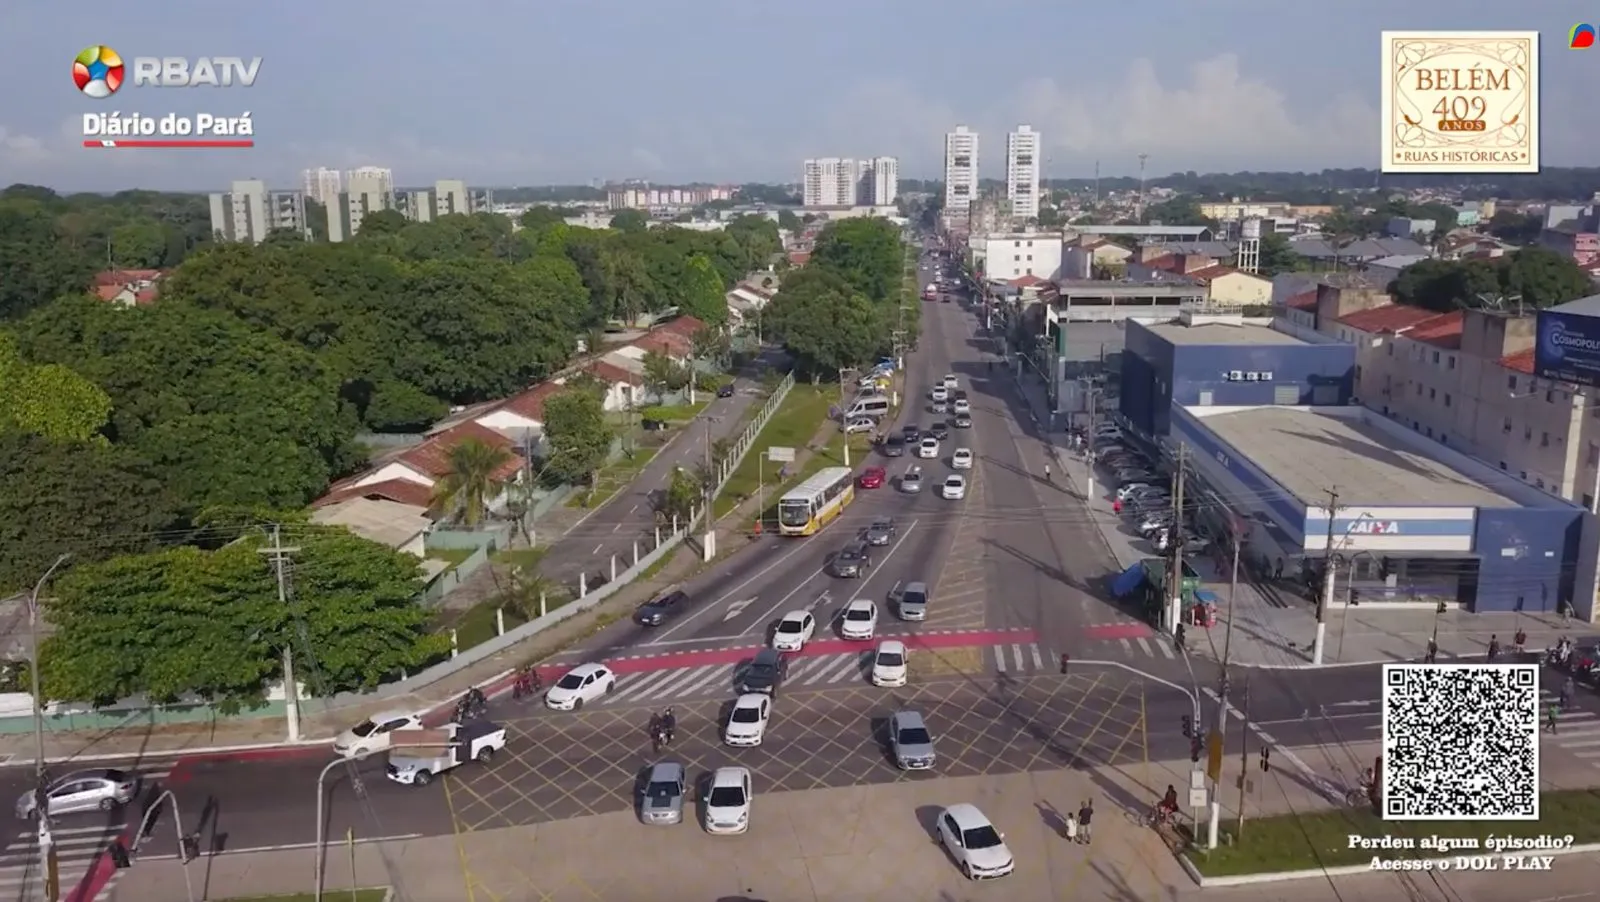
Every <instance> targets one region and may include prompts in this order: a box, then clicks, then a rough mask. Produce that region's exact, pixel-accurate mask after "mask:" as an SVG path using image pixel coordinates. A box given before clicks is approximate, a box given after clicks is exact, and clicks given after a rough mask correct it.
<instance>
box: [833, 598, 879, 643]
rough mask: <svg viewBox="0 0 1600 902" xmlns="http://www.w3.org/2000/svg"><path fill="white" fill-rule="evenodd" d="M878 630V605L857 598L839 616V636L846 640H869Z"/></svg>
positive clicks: (866, 599)
mask: <svg viewBox="0 0 1600 902" xmlns="http://www.w3.org/2000/svg"><path fill="white" fill-rule="evenodd" d="M877 630H878V603H877V602H875V601H873V600H872V599H870V598H857V599H856V600H855V601H852V602H850V603H849V604H847V605H845V608H844V611H843V612H841V613H840V615H839V635H840V636H843V637H844V638H846V639H871V638H872V635H873V633H875V632H877Z"/></svg>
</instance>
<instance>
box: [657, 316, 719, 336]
mask: <svg viewBox="0 0 1600 902" xmlns="http://www.w3.org/2000/svg"><path fill="white" fill-rule="evenodd" d="M705 327H706V324H705V322H704V321H703V320H699V319H696V318H695V317H692V316H680V317H678V318H677V319H675V320H672V321H671V322H668V323H663V324H661V325H659V326H657V327H655V328H654V329H652V330H650V331H651V332H652V333H657V332H666V333H668V334H671V335H681V336H683V337H684V338H693V337H694V336H695V335H696V334H697V333H699V331H700V330H701V329H704V328H705Z"/></svg>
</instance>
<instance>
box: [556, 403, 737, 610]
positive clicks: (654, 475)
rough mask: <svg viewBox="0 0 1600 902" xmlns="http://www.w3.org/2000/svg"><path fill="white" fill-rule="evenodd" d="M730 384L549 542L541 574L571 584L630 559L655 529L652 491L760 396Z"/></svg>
mask: <svg viewBox="0 0 1600 902" xmlns="http://www.w3.org/2000/svg"><path fill="white" fill-rule="evenodd" d="M734 388H735V391H734V394H733V396H732V397H728V398H715V397H714V398H713V399H712V401H711V403H709V404H707V405H706V407H705V410H703V411H702V412H701V413H700V416H699V417H697V418H696V419H695V420H694V422H692V423H689V424H687V425H685V426H682V427H679V429H680V434H679V435H678V436H676V437H675V438H674V439H673V440H672V443H671V444H669V445H668V446H667V447H666V448H665V449H663V450H662V451H661V452H659V453H658V454H656V456H655V457H653V458H651V459H650V461H649V463H646V464H645V465H644V468H643V469H642V470H640V472H639V475H638V476H637V477H636V478H635V479H634V480H633V482H632V483H630V484H629V485H628V486H627V487H625V488H623V489H622V490H621V491H620V492H618V493H617V495H616V497H614V498H612V499H611V500H610V501H608V502H606V503H605V504H604V505H602V506H601V507H600V508H599V509H597V510H596V511H594V513H592V514H590V515H589V516H588V517H587V518H586V519H584V520H583V521H582V522H581V523H579V524H578V525H577V526H576V527H574V528H573V529H572V531H571V532H569V533H567V535H565V536H564V537H562V538H561V540H560V541H558V542H556V543H555V544H553V545H551V546H550V548H549V550H548V551H547V552H546V553H545V556H544V558H543V559H542V560H541V561H540V563H539V571H540V574H541V575H543V576H544V577H545V578H546V579H551V580H555V581H556V582H559V583H561V584H562V585H571V586H576V585H577V583H578V574H579V573H585V574H588V576H589V578H590V579H591V580H593V579H595V578H597V577H603V578H606V579H609V578H610V575H611V563H610V558H611V556H612V555H618V556H619V557H620V558H621V559H622V560H623V561H626V562H630V563H631V561H632V554H633V543H634V542H635V541H637V540H638V539H639V538H640V537H642V536H645V535H647V534H648V533H649V532H650V531H651V530H652V529H653V528H654V527H655V511H654V508H652V507H651V504H650V495H651V493H652V492H655V491H657V490H659V489H664V488H666V486H667V484H668V483H669V482H670V481H671V479H672V473H673V470H674V469H676V468H677V467H684V468H686V469H692V468H693V467H694V466H695V465H696V464H697V463H699V462H701V461H703V460H704V459H705V454H706V443H707V442H708V441H713V442H714V441H716V440H717V439H721V438H727V437H728V436H731V435H734V434H736V433H737V432H738V431H739V430H740V429H742V428H743V426H744V417H745V413H746V412H747V411H748V410H749V409H750V406H751V405H752V404H754V403H755V402H756V400H757V399H758V398H759V397H760V394H761V389H760V386H758V385H757V384H756V383H755V382H754V381H752V380H749V379H738V380H735V382H734ZM708 429H709V438H708V436H707V430H708ZM646 550H648V549H646ZM623 566H626V564H624V565H623ZM593 584H594V583H591V585H593Z"/></svg>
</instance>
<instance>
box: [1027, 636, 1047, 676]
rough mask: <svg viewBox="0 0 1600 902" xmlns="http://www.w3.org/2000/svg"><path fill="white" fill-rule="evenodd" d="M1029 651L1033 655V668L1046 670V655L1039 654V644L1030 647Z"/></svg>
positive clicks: (1035, 643)
mask: <svg viewBox="0 0 1600 902" xmlns="http://www.w3.org/2000/svg"><path fill="white" fill-rule="evenodd" d="M1028 650H1029V651H1031V652H1032V653H1033V666H1034V667H1036V668H1038V669H1040V670H1043V669H1044V655H1042V654H1040V653H1039V643H1037V642H1034V643H1032V644H1030V645H1029V646H1028Z"/></svg>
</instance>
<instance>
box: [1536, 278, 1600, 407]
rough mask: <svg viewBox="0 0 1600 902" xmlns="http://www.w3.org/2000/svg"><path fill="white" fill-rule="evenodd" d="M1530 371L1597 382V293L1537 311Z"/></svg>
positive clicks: (1599, 344)
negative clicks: (1537, 325) (1537, 319)
mask: <svg viewBox="0 0 1600 902" xmlns="http://www.w3.org/2000/svg"><path fill="white" fill-rule="evenodd" d="M1533 371H1534V373H1535V374H1537V375H1538V376H1540V377H1542V378H1545V379H1555V380H1558V381H1561V382H1575V383H1577V384H1578V385H1588V386H1591V387H1593V386H1600V294H1597V295H1594V296H1593V297H1587V298H1579V299H1578V300H1576V301H1568V302H1567V303H1565V304H1558V305H1556V306H1554V307H1550V308H1548V309H1545V310H1540V311H1539V329H1538V335H1537V337H1536V338H1535V343H1534V349H1533Z"/></svg>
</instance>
